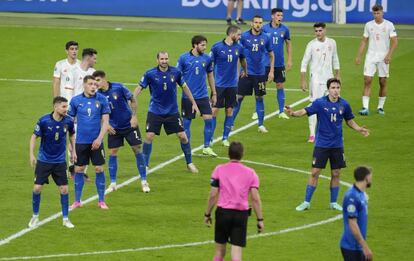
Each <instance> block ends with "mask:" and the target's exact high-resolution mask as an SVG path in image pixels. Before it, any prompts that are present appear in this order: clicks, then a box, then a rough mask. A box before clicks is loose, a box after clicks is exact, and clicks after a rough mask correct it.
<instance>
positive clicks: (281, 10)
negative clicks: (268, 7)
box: [272, 8, 283, 15]
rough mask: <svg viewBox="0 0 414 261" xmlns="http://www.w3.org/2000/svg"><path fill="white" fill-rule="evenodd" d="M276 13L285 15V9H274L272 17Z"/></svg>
mask: <svg viewBox="0 0 414 261" xmlns="http://www.w3.org/2000/svg"><path fill="white" fill-rule="evenodd" d="M276 13H283V9H282V8H273V9H272V15H274V14H276Z"/></svg>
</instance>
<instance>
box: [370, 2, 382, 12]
mask: <svg viewBox="0 0 414 261" xmlns="http://www.w3.org/2000/svg"><path fill="white" fill-rule="evenodd" d="M382 10H384V8H383V7H382V5H379V4H376V5H374V6H373V7H372V11H373V12H377V11H382Z"/></svg>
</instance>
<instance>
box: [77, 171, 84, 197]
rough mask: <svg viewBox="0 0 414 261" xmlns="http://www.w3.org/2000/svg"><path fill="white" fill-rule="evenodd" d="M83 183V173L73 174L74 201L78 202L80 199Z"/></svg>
mask: <svg viewBox="0 0 414 261" xmlns="http://www.w3.org/2000/svg"><path fill="white" fill-rule="evenodd" d="M84 184H85V181H84V179H83V173H80V172H76V173H75V201H76V202H80V201H81V197H82V190H83V185H84Z"/></svg>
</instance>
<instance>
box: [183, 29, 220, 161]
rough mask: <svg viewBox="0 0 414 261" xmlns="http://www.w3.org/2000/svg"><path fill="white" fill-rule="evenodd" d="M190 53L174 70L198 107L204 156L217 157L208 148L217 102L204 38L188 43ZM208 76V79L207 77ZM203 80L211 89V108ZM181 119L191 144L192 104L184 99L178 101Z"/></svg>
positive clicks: (193, 39) (194, 39)
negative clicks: (202, 128) (213, 108)
mask: <svg viewBox="0 0 414 261" xmlns="http://www.w3.org/2000/svg"><path fill="white" fill-rule="evenodd" d="M191 45H192V49H191V50H190V51H189V52H186V53H184V54H182V55H181V56H180V57H179V58H178V62H177V69H178V70H180V71H181V72H182V74H183V78H184V81H185V83H186V84H187V86H188V88H190V91H191V94H192V95H193V97H194V100H195V101H196V103H197V106H198V109H199V110H200V114H201V116H202V117H203V120H204V148H203V154H204V155H209V156H213V157H216V156H217V154H216V153H214V151H213V149H212V148H210V140H211V139H212V137H213V120H212V118H213V116H212V111H211V105H213V106H214V105H215V104H216V101H217V93H216V88H215V85H214V76H213V63H212V61H211V58H210V56H209V55H207V54H204V51H205V50H206V47H207V38H206V37H204V36H202V35H196V36H194V37H193V38H192V39H191ZM206 76H207V77H206ZM206 78H207V80H208V84H209V86H210V89H211V105H210V99H209V95H208V90H207V85H206ZM181 115H182V117H183V122H184V129H185V133H186V135H187V138H188V140H190V137H191V132H190V126H191V120H192V119H194V118H195V116H196V115H195V113H194V112H193V109H192V103H191V101H190V100H189V99H188V97H187V96H186V95H185V93H183V94H182V98H181Z"/></svg>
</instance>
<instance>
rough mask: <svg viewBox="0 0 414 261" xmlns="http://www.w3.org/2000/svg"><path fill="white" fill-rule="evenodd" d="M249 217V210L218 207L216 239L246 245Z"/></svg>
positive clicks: (222, 242)
mask: <svg viewBox="0 0 414 261" xmlns="http://www.w3.org/2000/svg"><path fill="white" fill-rule="evenodd" d="M248 217H249V211H248V210H245V211H243V210H233V209H224V208H220V207H218V208H217V210H216V224H215V231H214V241H216V243H219V244H226V243H227V242H230V244H232V245H235V246H240V247H245V246H246V234H247V219H248Z"/></svg>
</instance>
